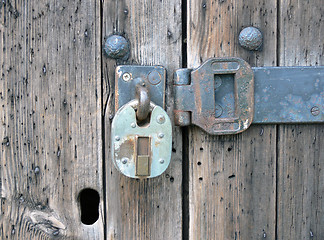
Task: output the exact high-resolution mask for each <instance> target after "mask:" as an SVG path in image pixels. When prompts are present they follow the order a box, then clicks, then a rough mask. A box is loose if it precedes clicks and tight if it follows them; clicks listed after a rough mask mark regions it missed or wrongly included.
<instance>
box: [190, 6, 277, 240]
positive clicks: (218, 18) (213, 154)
mask: <svg viewBox="0 0 324 240" xmlns="http://www.w3.org/2000/svg"><path fill="white" fill-rule="evenodd" d="M187 3H188V20H187V31H188V41H187V44H188V48H187V49H188V67H197V66H199V64H201V63H202V62H203V61H205V60H207V59H208V58H210V57H215V56H216V57H228V56H238V57H241V58H243V59H245V60H246V61H248V62H249V63H250V64H251V65H252V66H263V65H266V66H272V65H276V45H277V41H276V40H277V34H276V32H277V25H276V19H277V9H276V1H248V2H247V1H244V2H243V1H229V0H228V1H226V0H225V1H203V0H189V1H187ZM247 26H255V27H258V28H259V29H260V30H261V31H262V33H263V36H264V44H263V49H262V51H258V52H249V51H247V50H244V49H242V48H241V47H240V46H239V44H238V36H239V33H240V31H241V30H242V29H243V28H244V27H247ZM189 149H190V151H189V160H190V161H189V162H190V170H189V178H190V182H189V186H190V191H189V205H190V220H189V236H190V239H261V238H265V237H266V238H267V239H275V200H276V195H275V194H276V182H275V180H276V161H275V159H276V127H275V126H272V125H266V126H252V127H250V129H248V130H247V131H246V132H244V133H242V134H239V135H234V136H216V137H215V136H214V137H213V136H209V135H208V134H206V133H205V132H203V131H202V130H200V129H198V128H190V130H189Z"/></svg>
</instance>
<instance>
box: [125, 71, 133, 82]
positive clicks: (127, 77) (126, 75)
mask: <svg viewBox="0 0 324 240" xmlns="http://www.w3.org/2000/svg"><path fill="white" fill-rule="evenodd" d="M123 80H124V81H125V82H128V81H129V80H131V75H130V74H129V73H124V74H123Z"/></svg>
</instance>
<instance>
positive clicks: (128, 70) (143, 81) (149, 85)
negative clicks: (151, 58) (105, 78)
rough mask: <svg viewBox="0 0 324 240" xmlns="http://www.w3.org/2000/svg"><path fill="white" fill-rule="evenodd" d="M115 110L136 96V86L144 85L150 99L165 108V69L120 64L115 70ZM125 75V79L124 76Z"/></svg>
mask: <svg viewBox="0 0 324 240" xmlns="http://www.w3.org/2000/svg"><path fill="white" fill-rule="evenodd" d="M115 74H116V76H115V94H116V96H115V110H116V111H117V110H118V109H119V108H121V107H122V106H123V105H125V104H126V103H128V102H129V101H131V100H133V99H135V97H136V91H135V89H136V86H137V85H140V86H145V88H146V89H147V90H148V93H149V96H150V101H152V102H153V103H154V104H156V105H158V106H160V107H162V108H163V109H164V108H165V83H166V81H165V79H166V70H165V68H164V67H162V66H134V65H121V66H117V67H116V72H115ZM125 75H126V76H127V78H126V80H125V77H124V76H125Z"/></svg>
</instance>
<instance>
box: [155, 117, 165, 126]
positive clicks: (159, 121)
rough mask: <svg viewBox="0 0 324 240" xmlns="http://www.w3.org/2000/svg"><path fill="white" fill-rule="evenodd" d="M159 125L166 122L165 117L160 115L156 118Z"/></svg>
mask: <svg viewBox="0 0 324 240" xmlns="http://www.w3.org/2000/svg"><path fill="white" fill-rule="evenodd" d="M156 121H157V123H159V124H162V123H164V122H165V117H164V116H163V115H159V116H157V118H156Z"/></svg>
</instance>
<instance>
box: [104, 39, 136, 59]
mask: <svg viewBox="0 0 324 240" xmlns="http://www.w3.org/2000/svg"><path fill="white" fill-rule="evenodd" d="M104 50H105V52H106V55H107V57H109V58H113V59H122V60H127V59H128V57H129V51H130V47H129V43H128V41H127V40H126V38H124V37H123V36H120V35H111V36H109V37H108V38H107V40H106V42H105V46H104Z"/></svg>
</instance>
